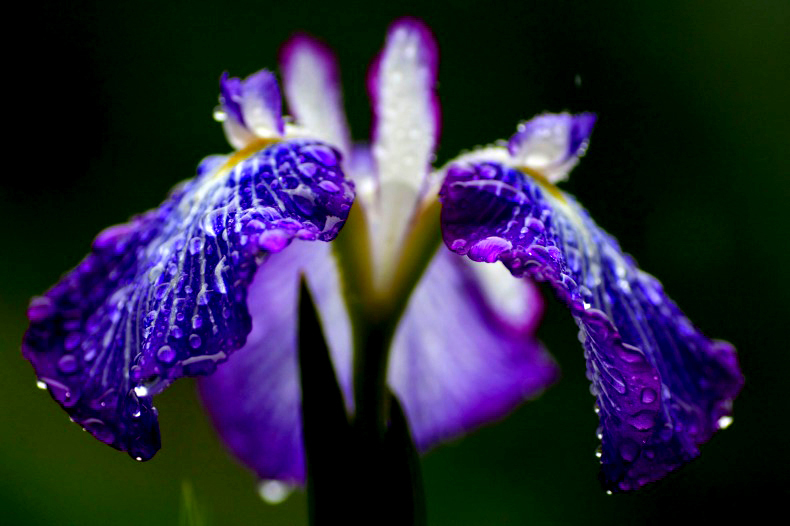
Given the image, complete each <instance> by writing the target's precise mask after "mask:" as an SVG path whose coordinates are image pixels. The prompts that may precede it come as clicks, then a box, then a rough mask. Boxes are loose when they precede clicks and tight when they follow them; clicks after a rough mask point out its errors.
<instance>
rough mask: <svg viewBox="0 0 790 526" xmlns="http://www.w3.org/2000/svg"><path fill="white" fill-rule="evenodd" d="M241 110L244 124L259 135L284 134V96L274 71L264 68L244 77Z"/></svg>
mask: <svg viewBox="0 0 790 526" xmlns="http://www.w3.org/2000/svg"><path fill="white" fill-rule="evenodd" d="M241 111H242V113H243V115H244V121H243V122H244V124H245V125H246V126H247V128H249V129H250V130H251V131H252V132H253V133H255V135H257V136H258V137H276V136H282V135H283V133H284V131H285V124H284V122H283V118H282V97H281V95H280V87H279V86H278V84H277V78H276V77H275V76H274V73H272V72H271V71H267V70H265V69H263V70H261V71H259V72H257V73H253V74H252V75H250V76H249V77H247V78H246V79H244V81H243V82H242V84H241Z"/></svg>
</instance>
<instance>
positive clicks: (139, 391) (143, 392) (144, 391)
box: [134, 385, 148, 396]
mask: <svg viewBox="0 0 790 526" xmlns="http://www.w3.org/2000/svg"><path fill="white" fill-rule="evenodd" d="M134 394H136V395H137V396H148V388H147V387H146V386H144V385H138V386H137V387H135V388H134Z"/></svg>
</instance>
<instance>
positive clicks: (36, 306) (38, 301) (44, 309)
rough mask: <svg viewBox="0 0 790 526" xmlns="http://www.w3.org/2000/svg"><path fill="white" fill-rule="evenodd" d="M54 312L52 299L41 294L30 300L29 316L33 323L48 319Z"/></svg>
mask: <svg viewBox="0 0 790 526" xmlns="http://www.w3.org/2000/svg"><path fill="white" fill-rule="evenodd" d="M53 312H54V305H53V304H52V300H50V299H49V298H46V297H44V296H40V297H37V298H33V299H32V300H30V306H29V307H28V308H27V318H28V319H29V320H30V321H32V322H33V323H36V322H40V321H44V320H46V319H47V318H49V317H50V316H51V315H52V313H53Z"/></svg>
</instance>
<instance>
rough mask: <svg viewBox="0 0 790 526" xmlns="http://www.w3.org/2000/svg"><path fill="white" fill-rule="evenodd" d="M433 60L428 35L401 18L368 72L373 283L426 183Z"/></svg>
mask: <svg viewBox="0 0 790 526" xmlns="http://www.w3.org/2000/svg"><path fill="white" fill-rule="evenodd" d="M436 65H437V53H436V44H435V42H434V41H433V37H432V36H431V34H430V33H429V32H428V30H427V29H426V28H425V27H424V26H423V25H422V24H421V23H419V22H417V21H414V20H403V21H401V22H399V23H397V24H395V25H394V26H393V27H392V29H391V30H390V32H389V35H388V37H387V42H386V45H385V48H384V51H383V52H382V54H381V56H380V58H379V62H378V64H377V65H376V66H374V70H373V72H372V75H371V77H370V91H371V95H372V97H373V101H374V102H373V105H374V110H375V115H376V122H375V125H374V134H373V137H374V138H373V157H374V160H375V162H376V165H377V172H378V177H379V183H380V194H379V200H378V206H377V208H378V210H377V214H375V215H376V216H377V218H379V220H377V221H371V223H372V224H371V239H372V241H373V243H372V244H373V257H374V268H375V269H376V275H375V276H374V280H375V281H376V282H377V283H379V284H381V283H382V281H384V280H385V279H386V276H389V275H391V274H392V268H391V267H392V265H393V264H394V263H395V262H396V261H397V260H398V258H397V257H395V256H396V255H397V253H398V250H399V249H400V248H401V244H402V242H403V239H404V235H405V232H406V231H407V229H408V227H409V224H410V222H411V220H412V218H413V216H414V213H415V209H416V207H417V206H418V204H419V202H420V200H421V195H422V194H424V192H425V189H426V186H427V176H428V173H429V172H430V164H431V162H432V160H433V151H434V146H435V143H436V137H437V134H438V131H439V125H438V120H439V119H438V114H439V106H438V102H437V100H436V95H435V93H434V87H435V83H436Z"/></svg>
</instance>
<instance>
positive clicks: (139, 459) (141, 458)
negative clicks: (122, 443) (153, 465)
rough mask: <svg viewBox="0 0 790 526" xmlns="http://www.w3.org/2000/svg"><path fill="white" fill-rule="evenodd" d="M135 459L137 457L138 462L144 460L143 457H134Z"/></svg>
mask: <svg viewBox="0 0 790 526" xmlns="http://www.w3.org/2000/svg"><path fill="white" fill-rule="evenodd" d="M134 459H135V460H136V461H137V462H142V461H143V457H134Z"/></svg>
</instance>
